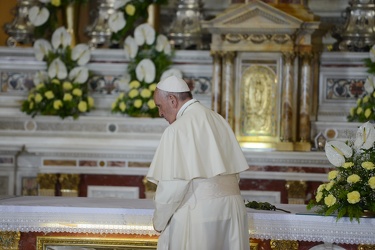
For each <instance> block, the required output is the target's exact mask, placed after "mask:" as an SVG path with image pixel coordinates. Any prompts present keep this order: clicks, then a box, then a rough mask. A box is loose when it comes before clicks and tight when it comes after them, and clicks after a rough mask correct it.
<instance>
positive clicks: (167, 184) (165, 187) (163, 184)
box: [153, 180, 189, 232]
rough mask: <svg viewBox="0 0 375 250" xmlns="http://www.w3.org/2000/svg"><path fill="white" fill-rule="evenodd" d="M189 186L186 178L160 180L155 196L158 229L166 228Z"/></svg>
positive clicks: (156, 228)
mask: <svg viewBox="0 0 375 250" xmlns="http://www.w3.org/2000/svg"><path fill="white" fill-rule="evenodd" d="M188 187H189V181H185V180H172V181H159V183H158V186H157V189H156V193H155V198H154V203H155V212H154V218H153V224H154V229H155V230H156V231H158V232H160V231H163V230H164V229H165V228H166V226H167V225H168V222H169V220H170V219H171V217H172V216H173V213H174V212H175V211H176V210H177V208H178V207H179V206H180V204H181V202H182V200H183V199H184V196H185V194H186V192H187V190H188Z"/></svg>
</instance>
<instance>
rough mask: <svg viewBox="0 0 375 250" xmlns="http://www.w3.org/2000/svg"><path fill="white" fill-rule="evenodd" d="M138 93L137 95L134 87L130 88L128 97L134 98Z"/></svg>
mask: <svg viewBox="0 0 375 250" xmlns="http://www.w3.org/2000/svg"><path fill="white" fill-rule="evenodd" d="M138 95H139V91H138V90H136V89H132V90H130V91H129V97H130V98H134V97H136V96H138Z"/></svg>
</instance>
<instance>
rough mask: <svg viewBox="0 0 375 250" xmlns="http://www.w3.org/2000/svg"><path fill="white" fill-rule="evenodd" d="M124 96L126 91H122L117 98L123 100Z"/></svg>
mask: <svg viewBox="0 0 375 250" xmlns="http://www.w3.org/2000/svg"><path fill="white" fill-rule="evenodd" d="M124 96H125V94H124V92H121V93H120V94H119V95H118V97H117V99H118V100H121V99H122V98H124Z"/></svg>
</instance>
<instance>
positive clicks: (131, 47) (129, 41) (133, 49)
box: [124, 36, 138, 59]
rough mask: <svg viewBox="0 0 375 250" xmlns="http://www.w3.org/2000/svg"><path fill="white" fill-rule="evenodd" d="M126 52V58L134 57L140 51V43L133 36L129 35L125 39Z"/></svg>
mask: <svg viewBox="0 0 375 250" xmlns="http://www.w3.org/2000/svg"><path fill="white" fill-rule="evenodd" d="M124 52H125V57H126V58H131V59H133V58H134V57H136V55H137V53H138V45H137V43H136V41H135V39H134V38H133V37H132V36H128V37H127V38H126V39H125V41H124Z"/></svg>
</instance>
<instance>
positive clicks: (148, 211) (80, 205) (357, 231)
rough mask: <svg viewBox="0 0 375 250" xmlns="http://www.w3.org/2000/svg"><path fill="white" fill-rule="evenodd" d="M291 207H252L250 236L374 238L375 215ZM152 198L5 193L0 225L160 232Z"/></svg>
mask: <svg viewBox="0 0 375 250" xmlns="http://www.w3.org/2000/svg"><path fill="white" fill-rule="evenodd" d="M277 207H279V208H282V209H285V210H288V211H291V213H285V212H282V211H261V210H254V209H248V216H249V231H250V237H251V238H256V239H262V240H297V241H312V242H327V243H345V244H375V218H361V220H360V223H359V224H358V222H357V221H353V222H350V221H349V218H342V219H340V220H339V221H337V222H336V218H335V217H333V216H318V215H316V214H313V213H311V212H308V211H306V206H305V205H286V204H279V205H277ZM153 212H154V206H153V203H152V200H148V199H116V198H83V197H42V196H24V197H0V231H20V232H45V233H51V232H70V233H114V234H140V235H158V233H157V232H155V231H154V230H153V227H152V215H153Z"/></svg>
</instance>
